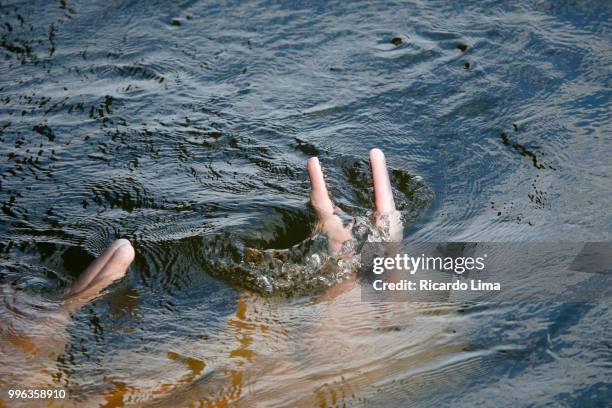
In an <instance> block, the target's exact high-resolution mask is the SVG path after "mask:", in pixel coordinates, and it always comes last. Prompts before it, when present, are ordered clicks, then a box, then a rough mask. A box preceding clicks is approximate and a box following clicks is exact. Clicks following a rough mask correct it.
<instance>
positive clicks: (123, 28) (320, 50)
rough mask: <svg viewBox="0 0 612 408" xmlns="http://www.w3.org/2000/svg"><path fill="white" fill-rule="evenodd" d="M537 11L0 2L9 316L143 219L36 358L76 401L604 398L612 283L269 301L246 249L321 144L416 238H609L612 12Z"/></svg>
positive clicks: (569, 5) (548, 4)
mask: <svg viewBox="0 0 612 408" xmlns="http://www.w3.org/2000/svg"><path fill="white" fill-rule="evenodd" d="M524 3H525V4H520V3H519V4H515V5H512V6H510V5H508V6H505V5H502V4H499V3H497V2H486V3H476V2H474V4H472V2H468V3H465V2H463V3H461V4H458V3H456V2H448V3H446V2H414V3H407V4H385V5H382V4H376V3H374V4H372V3H362V2H337V3H335V4H327V3H323V2H322V3H309V4H308V5H303V4H301V3H287V4H284V5H281V4H277V3H274V2H250V3H248V4H241V3H238V2H237V3H227V4H216V5H211V4H207V3H206V2H196V1H185V2H180V3H179V2H176V3H170V2H130V3H125V4H120V3H112V2H110V3H109V2H106V3H101V4H92V3H91V2H80V3H78V2H73V1H69V0H68V1H63V0H62V1H59V2H51V3H49V4H47V3H40V2H14V3H7V2H4V1H3V2H2V5H1V7H0V60H1V61H2V62H0V141H1V142H2V143H1V145H0V157H2V160H1V161H0V174H1V178H0V205H1V206H2V212H1V213H0V219H1V220H2V222H1V225H0V231H1V241H0V262H1V272H0V284H1V285H2V288H3V289H2V293H3V296H4V298H5V301H4V302H5V305H9V306H11V307H8V309H7V310H8V311H3V312H2V313H3V315H2V319H3V321H4V322H5V323H6V322H8V321H12V320H14V321H15V322H17V323H15V324H16V325H18V324H26V323H24V322H25V321H26V320H28V315H37V314H39V315H41V314H44V313H51V312H50V311H49V309H52V308H53V304H52V303H49V302H48V301H47V300H40V299H54V298H55V297H56V296H57V294H58V293H60V292H61V290H62V289H64V288H65V287H67V285H69V284H70V282H72V281H73V280H74V278H75V277H76V276H78V274H79V273H80V272H81V271H82V270H83V269H84V267H85V266H86V265H87V264H88V263H89V262H90V261H91V260H92V259H93V257H94V256H95V255H97V254H99V253H100V252H101V251H102V249H103V248H104V247H106V246H107V245H108V243H109V242H110V241H112V240H113V239H115V238H117V237H127V238H129V239H130V240H132V242H133V243H134V245H135V247H136V250H137V254H138V255H137V259H136V261H135V263H134V264H133V266H132V267H131V269H130V271H129V273H128V275H127V276H126V278H125V279H123V280H122V281H121V282H120V283H118V284H117V285H115V286H114V287H113V288H112V289H111V290H110V291H109V292H108V293H107V295H105V296H104V297H102V298H100V299H98V300H97V301H95V302H94V303H92V304H90V305H88V306H86V307H85V308H84V309H82V310H81V311H80V312H79V313H78V314H76V315H75V316H74V319H73V322H72V323H71V324H70V325H69V327H68V330H67V336H68V338H69V340H68V346H67V348H66V349H65V350H64V351H63V352H62V351H61V350H60V352H59V353H58V355H55V356H53V358H51V359H50V360H49V361H48V362H47V363H46V364H47V365H46V366H43V367H42V368H37V369H38V370H43V371H45V373H46V374H47V375H48V376H49V377H50V378H51V379H50V380H49V384H51V385H52V386H53V387H56V388H64V389H67V390H68V392H69V394H70V395H71V397H72V398H73V401H77V402H74V403H75V404H80V405H83V404H89V405H94V406H95V405H104V404H106V405H105V406H120V405H121V404H122V403H124V402H125V403H128V402H131V403H137V404H138V403H141V404H145V403H146V404H157V405H159V406H182V405H189V404H190V403H193V404H196V402H201V403H202V404H204V405H205V404H207V403H209V404H211V405H214V404H218V405H219V406H221V405H223V404H224V403H228V402H230V403H231V402H236V404H237V405H240V406H250V405H251V404H252V403H253V402H255V401H256V402H259V403H260V404H262V405H269V406H281V405H287V406H289V405H291V406H293V405H296V404H297V405H303V406H311V405H313V404H314V405H321V406H326V405H332V406H333V405H339V406H342V405H343V404H346V405H348V406H360V405H370V404H373V403H376V404H378V405H381V404H383V405H384V404H393V405H408V404H418V405H425V406H440V405H445V404H452V405H458V406H474V405H475V404H477V403H485V404H487V403H489V404H490V402H491V401H496V405H528V404H530V403H534V404H536V405H544V404H546V403H548V402H551V401H552V403H553V404H555V405H595V406H597V405H604V404H605V403H606V401H608V400H609V399H610V395H611V392H610V386H609V384H610V380H611V378H610V375H609V372H610V371H611V370H610V369H611V368H612V367H611V363H610V343H609V337H610V336H609V315H610V307H609V302H607V301H606V302H595V303H593V304H579V305H576V304H570V303H567V304H563V303H562V304H554V305H553V304H539V303H521V302H517V304H515V306H513V307H509V308H486V307H483V308H472V309H467V311H464V312H463V313H457V310H456V308H454V307H451V306H450V305H444V304H440V305H420V306H417V305H410V304H376V303H371V304H368V303H365V302H361V301H360V298H359V292H358V289H356V290H353V291H350V292H348V293H346V294H345V295H343V296H340V297H339V298H336V299H334V300H320V299H319V298H318V297H317V296H316V295H315V294H314V293H313V294H309V293H308V291H306V293H302V294H299V295H294V296H288V297H282V296H281V297H262V296H260V295H257V294H254V293H251V292H250V291H247V290H246V289H261V288H258V287H256V285H255V286H253V285H250V284H249V282H251V281H250V280H249V279H247V278H248V276H247V275H248V273H249V271H246V272H245V271H244V270H243V269H241V267H240V262H239V261H240V257H241V254H242V251H243V250H244V248H246V247H252V248H258V249H267V248H275V249H281V248H289V247H290V246H292V245H294V244H297V243H300V242H302V241H304V240H306V239H307V238H308V237H309V234H310V230H311V227H312V224H313V215H312V213H311V211H310V209H309V207H308V205H307V196H308V183H307V177H306V173H305V170H304V168H305V160H306V159H307V158H308V157H310V156H311V155H317V156H319V157H320V159H321V161H322V163H323V164H324V166H325V168H326V173H327V177H328V178H329V183H330V187H331V189H332V195H333V197H334V199H335V200H336V202H337V203H338V204H339V205H340V207H342V208H343V209H344V210H345V211H347V212H349V213H351V214H355V215H361V216H364V215H365V214H366V213H367V211H368V210H369V209H370V207H371V198H370V194H371V193H370V190H369V175H368V171H369V170H368V165H367V162H366V158H367V151H368V149H369V148H371V147H374V146H378V147H380V148H382V149H383V150H384V151H385V153H386V154H387V158H388V162H389V165H390V167H391V169H392V176H393V184H394V188H395V190H396V191H395V192H396V201H397V203H398V206H399V208H400V210H401V211H402V213H403V216H404V218H405V222H406V224H407V225H408V226H409V228H407V229H406V231H405V239H406V240H414V241H417V240H424V239H427V240H464V241H465V240H498V241H535V240H538V241H575V242H576V241H587V240H591V241H594V240H610V238H611V232H612V217H611V216H610V210H609V208H610V204H609V203H610V202H612V181H611V176H610V173H611V169H612V163H611V162H610V157H612V147H611V146H612V144H611V139H612V136H611V134H612V125H611V123H612V121H611V117H610V116H611V113H610V112H611V110H610V105H611V104H610V94H611V91H610V89H611V83H610V81H611V78H612V75H611V71H610V67H611V66H612V42H611V40H612V24H611V23H610V21H611V15H612V13H611V11H612V7H611V6H610V3H609V2H606V1H561V2H558V1H538V2H524ZM300 284H301V283H300V282H299V281H298V282H295V287H299V286H300ZM16 293H17V295H18V296H14V295H15V294H16ZM19 297H21V298H22V300H21V301H17V300H14V299H15V298H19ZM7 299H8V300H7ZM24 299H25V300H24ZM17 304H19V305H20V306H15V305H17ZM24 310H25V312H24ZM35 312H36V313H35ZM30 317H32V316H30ZM585 333H588V335H585ZM22 357H23V356H22ZM23 358H24V359H25V360H24V361H23V362H21V363H20V364H13V366H12V367H10V368H7V367H9V366H10V365H11V361H12V355H7V354H3V357H2V363H3V368H1V369H0V374H2V376H5V375H6V374H7V373H8V372H11V375H15V376H19V375H20V374H23V373H25V375H30V374H28V373H29V372H31V371H32V366H33V363H32V361H39V360H31V359H30V360H28V358H29V357H28V356H27V353H26V356H25V357H23ZM41 364H42V363H41ZM0 383H1V382H0ZM0 404H1V403H0Z"/></svg>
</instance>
